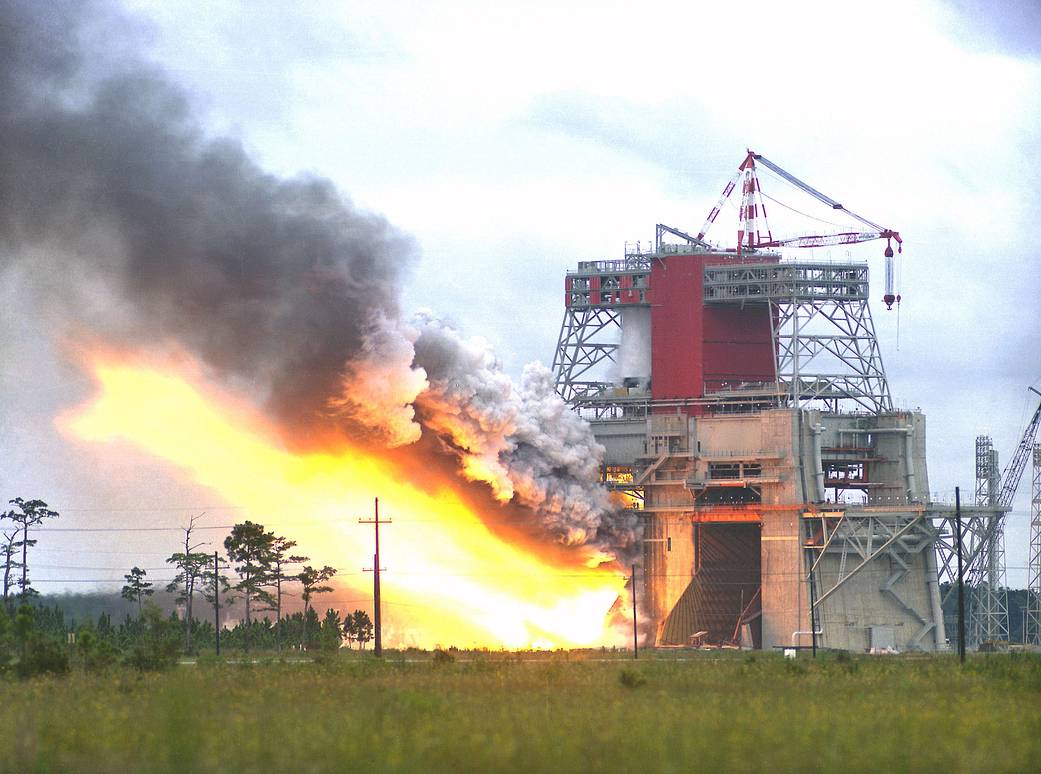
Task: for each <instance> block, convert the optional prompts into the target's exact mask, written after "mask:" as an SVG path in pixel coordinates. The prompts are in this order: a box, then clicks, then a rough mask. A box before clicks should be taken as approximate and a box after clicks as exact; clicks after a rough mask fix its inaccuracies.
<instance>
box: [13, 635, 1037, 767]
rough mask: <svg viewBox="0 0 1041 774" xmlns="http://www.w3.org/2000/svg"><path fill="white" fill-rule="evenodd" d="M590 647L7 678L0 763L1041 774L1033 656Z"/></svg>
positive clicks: (348, 656)
mask: <svg viewBox="0 0 1041 774" xmlns="http://www.w3.org/2000/svg"><path fill="white" fill-rule="evenodd" d="M599 656H600V654H599V653H597V654H574V653H572V654H564V653H553V654H543V655H541V656H536V657H529V656H525V655H512V656H511V655H508V654H507V655H504V654H480V653H479V654H472V655H471V654H458V657H457V659H456V661H454V662H448V663H442V662H435V661H431V660H424V659H418V660H405V658H404V657H403V656H400V655H397V654H391V655H389V656H388V657H387V658H386V659H385V660H384V661H383V662H382V663H380V662H377V661H375V660H374V659H373V658H372V657H371V656H368V655H363V656H362V655H358V654H346V653H342V654H340V655H339V656H338V657H336V658H334V659H331V660H329V661H325V662H318V663H295V664H287V663H278V662H277V661H276V662H271V663H260V664H255V665H247V664H224V663H205V662H203V663H199V664H197V665H191V666H189V665H182V666H180V667H178V668H177V669H176V670H175V671H173V672H168V673H163V674H145V675H140V674H138V673H136V672H132V671H129V670H126V669H117V670H115V671H113V672H111V673H108V674H104V675H84V674H75V673H74V674H71V675H69V676H67V677H64V678H35V679H32V680H28V681H25V682H17V681H5V682H0V728H3V729H4V732H5V733H4V744H3V748H2V749H3V752H2V753H0V770H2V771H4V772H35V771H40V772H44V771H47V772H67V771H84V772H94V771H97V772H124V773H125V772H136V771H142V772H162V771H176V772H180V773H181V774H188V773H189V772H225V771H226V772H238V771H243V772H261V771H293V772H318V771H416V772H418V771H504V770H505V771H526V772H528V771H594V770H595V771H639V772H649V771H677V772H679V771H683V772H689V771H813V770H816V771H901V770H926V771H944V772H951V771H975V772H978V771H988V772H990V771H1014V772H1034V771H1039V770H1041V658H1038V657H1036V656H1022V655H1019V656H1012V657H1009V656H1007V655H1003V656H992V657H983V656H977V657H975V658H972V659H970V661H969V663H968V664H966V666H965V667H959V666H958V664H957V661H956V659H954V658H952V657H936V658H904V657H884V658H869V657H854V658H852V659H846V658H842V659H838V658H836V657H834V656H824V657H821V658H818V659H817V660H816V661H812V660H810V659H809V658H808V657H800V659H799V660H797V661H794V662H785V661H783V660H782V659H780V658H779V657H777V656H776V655H774V654H763V653H759V654H754V655H750V654H740V653H734V654H729V653H723V654H720V653H712V654H702V653H692V654H688V655H687V656H686V657H685V659H684V660H680V659H677V658H675V657H670V656H668V655H658V656H655V655H654V654H648V657H647V658H643V659H641V660H640V661H639V662H633V661H624V660H617V661H613V660H610V659H606V660H604V659H600V658H599ZM529 659H530V660H529Z"/></svg>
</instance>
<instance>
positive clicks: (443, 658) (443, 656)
mask: <svg viewBox="0 0 1041 774" xmlns="http://www.w3.org/2000/svg"><path fill="white" fill-rule="evenodd" d="M453 661H455V656H453V655H452V654H451V653H449V652H448V651H447V650H441V649H440V648H438V649H437V650H435V651H434V663H435V664H451V663H452V662H453Z"/></svg>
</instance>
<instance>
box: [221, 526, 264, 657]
mask: <svg viewBox="0 0 1041 774" xmlns="http://www.w3.org/2000/svg"><path fill="white" fill-rule="evenodd" d="M274 541H275V535H274V533H272V532H265V531H264V526H263V525H262V524H254V523H253V522H252V521H246V522H243V523H242V524H236V525H235V526H234V527H232V528H231V534H230V535H228V537H227V538H225V539H224V549H225V550H226V551H227V552H228V559H230V560H231V561H232V562H235V563H237V566H236V567H235V572H237V573H238V575H239V578H240V580H239V582H238V583H236V584H235V586H234V588H235V589H236V590H237V591H241V592H242V596H243V598H244V599H245V602H246V650H249V640H250V638H249V633H250V630H251V628H252V622H253V619H252V615H251V614H252V606H253V602H254V600H258V601H261V602H264V603H266V604H268V605H273V604H274V599H273V598H272V596H271V594H269V593H268V591H267V589H266V588H265V586H267V585H268V582H269V576H270V573H271V549H272V544H273V543H274Z"/></svg>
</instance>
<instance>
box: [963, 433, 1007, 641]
mask: <svg viewBox="0 0 1041 774" xmlns="http://www.w3.org/2000/svg"><path fill="white" fill-rule="evenodd" d="M1000 489H1001V468H1000V467H999V465H998V451H997V449H995V448H994V443H993V441H992V440H991V438H990V436H988V435H981V436H978V437H977V438H976V505H977V506H988V507H996V506H997V505H998V500H999V496H1000ZM979 527H980V528H978V529H974V530H970V532H969V537H970V539H971V540H973V541H974V542H975V545H972V544H970V546H969V554H970V557H973V561H972V562H971V563H970V567H969V572H968V582H969V587H970V588H971V589H972V605H971V613H970V618H969V621H970V626H969V631H970V632H971V635H970V636H971V637H972V640H973V641H974V642H975V644H976V645H977V646H979V645H982V644H983V643H998V642H1008V639H1009V633H1008V591H1007V589H1006V583H1005V535H1004V530H1003V529H1002V519H1001V518H1000V517H999V518H996V519H988V520H986V521H984V523H983V524H981V525H979Z"/></svg>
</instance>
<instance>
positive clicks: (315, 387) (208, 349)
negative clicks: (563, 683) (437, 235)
mask: <svg viewBox="0 0 1041 774" xmlns="http://www.w3.org/2000/svg"><path fill="white" fill-rule="evenodd" d="M99 20H100V21H99ZM102 28H103V29H105V30H107V31H108V33H109V38H108V39H106V38H105V37H104V36H100V37H99V35H98V34H97V30H99V29H102ZM137 29H138V28H137V27H136V26H135V25H134V23H133V22H132V21H130V20H128V19H127V18H125V17H123V16H121V15H120V13H119V12H118V11H117V10H116V9H114V8H113V7H112V6H110V5H109V4H107V3H101V2H91V3H82V2H68V3H62V2H59V3H51V2H48V3H38V2H32V1H31V0H30V1H28V2H10V1H9V2H6V3H4V4H3V5H2V8H0V132H2V136H3V142H2V143H0V169H2V170H3V173H2V174H0V201H2V207H0V251H2V252H0V261H2V263H0V267H3V268H4V269H8V268H10V267H12V266H13V265H14V264H16V263H18V262H20V261H21V262H23V264H24V262H25V261H27V260H32V261H33V262H34V265H33V266H32V269H31V270H32V271H33V272H35V273H37V274H39V275H46V276H49V277H50V278H51V279H50V280H49V281H48V282H46V283H44V286H45V287H47V288H48V289H49V291H50V299H49V300H50V301H52V302H57V303H60V304H62V305H63V307H64V310H65V312H64V313H65V314H66V315H68V314H69V313H70V312H73V311H74V310H77V309H78V310H79V312H80V314H81V315H83V316H86V317H88V318H89V319H86V320H84V322H86V323H88V324H89V325H90V326H91V327H93V328H100V329H101V330H102V332H104V333H107V334H109V335H115V336H117V337H118V338H119V339H120V340H122V341H128V342H137V341H156V340H162V339H175V340H177V341H178V342H180V343H182V344H183V345H185V346H187V347H189V348H190V349H191V350H192V351H193V352H195V353H196V354H197V355H199V356H200V357H201V358H202V359H203V360H205V362H206V363H207V364H209V365H210V366H211V367H213V368H215V369H216V370H217V371H218V372H220V373H221V374H223V375H225V376H228V377H232V378H235V379H237V380H239V381H244V382H246V383H247V384H249V385H251V386H253V387H254V388H255V389H257V390H258V391H260V392H261V393H265V394H266V397H267V399H268V401H269V407H270V408H271V409H272V410H273V411H274V412H275V413H276V414H277V415H278V416H279V417H280V418H281V419H282V420H283V421H284V422H287V423H291V424H292V425H299V424H300V423H307V422H310V421H312V420H313V419H314V418H316V417H318V416H319V415H321V414H322V413H323V412H325V410H326V408H327V405H328V401H329V398H330V397H331V396H333V395H335V394H336V393H337V392H338V391H339V390H340V389H341V387H342V385H341V378H342V372H343V369H344V366H345V364H346V363H347V362H348V361H349V360H350V359H351V358H352V357H353V356H355V355H356V354H357V353H358V352H359V350H360V349H361V347H362V345H363V341H364V338H365V332H366V330H367V326H370V325H371V323H372V320H373V319H374V317H379V318H380V319H383V320H385V319H392V320H393V319H395V318H396V317H397V315H398V293H399V287H400V283H401V279H402V274H403V272H404V270H405V269H406V268H407V266H408V265H409V263H410V261H411V256H412V254H413V245H412V242H411V240H410V239H409V238H407V237H405V236H403V235H402V234H401V233H399V232H397V231H395V230H394V229H393V228H391V227H390V226H389V225H388V224H387V223H386V222H385V221H384V220H383V219H381V218H379V217H377V216H374V215H370V214H367V213H363V212H360V211H358V210H356V209H355V208H353V207H352V206H351V204H350V202H349V201H347V200H346V199H345V198H344V197H343V196H342V195H341V194H340V193H339V192H337V190H336V189H335V188H334V186H333V185H332V184H331V183H330V182H329V181H327V180H324V179H321V178H317V177H300V178H295V179H289V180H284V179H279V178H277V177H274V176H272V175H270V174H267V173H265V172H264V171H263V170H262V169H260V167H259V166H258V165H257V164H256V163H255V162H254V161H253V160H252V159H250V158H249V156H248V155H247V154H246V153H245V152H244V151H243V149H242V147H241V145H240V144H239V143H238V142H237V141H233V140H229V139H208V138H207V137H206V136H205V134H204V132H203V131H202V128H201V126H200V122H199V120H198V118H197V117H196V116H195V115H194V114H193V112H192V109H191V106H190V105H189V102H188V100H187V98H186V95H185V94H184V93H183V91H182V90H181V89H180V88H179V87H178V86H176V85H174V84H172V83H171V82H170V81H169V80H168V79H167V78H166V77H165V76H164V75H163V73H162V72H161V71H159V70H157V69H156V68H154V67H151V66H147V65H145V64H143V63H142V61H141V60H140V59H138V58H135V57H134V56H133V54H129V55H127V57H126V58H124V59H122V60H121V61H116V62H112V61H107V60H110V59H111V54H107V53H106V51H105V44H106V42H113V41H118V40H119V39H120V35H121V34H124V33H126V34H129V35H130V36H131V37H133V36H134V35H135V34H136V30H137ZM88 41H91V42H88ZM119 46H120V47H121V48H123V49H126V48H127V47H128V46H127V44H126V42H125V39H124V40H123V42H121V43H119ZM106 61H107V64H106V65H103V67H104V68H105V70H106V71H103V72H100V73H99V72H94V71H93V70H92V68H93V67H94V66H95V65H94V64H93V63H95V62H106ZM32 248H35V249H32ZM23 268H24V266H23ZM73 277H75V278H76V279H77V281H72V278H73ZM84 287H91V288H95V289H96V288H99V287H100V288H102V289H103V292H104V293H108V294H111V295H112V297H113V298H112V299H111V301H110V302H108V301H104V302H102V303H100V304H99V303H97V302H96V301H95V302H94V303H89V299H84V298H83V297H82V293H83V288H84ZM99 310H100V313H99Z"/></svg>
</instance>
